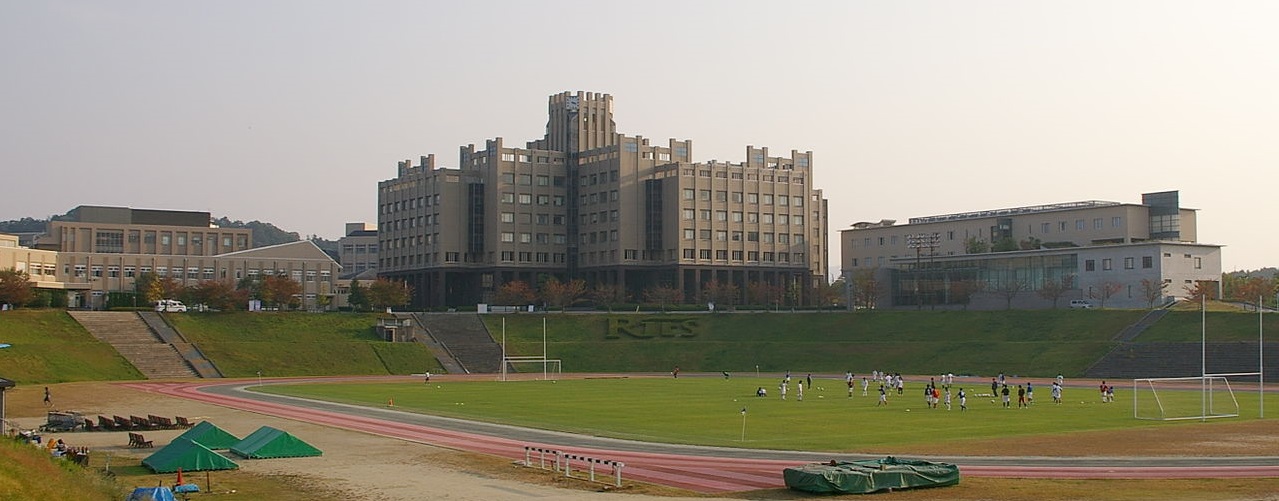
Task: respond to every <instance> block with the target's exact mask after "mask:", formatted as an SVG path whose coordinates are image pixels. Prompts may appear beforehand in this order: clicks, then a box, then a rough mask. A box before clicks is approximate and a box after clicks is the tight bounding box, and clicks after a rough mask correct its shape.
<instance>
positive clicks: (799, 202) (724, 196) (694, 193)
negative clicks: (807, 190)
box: [683, 188, 804, 207]
mask: <svg viewBox="0 0 1279 501" xmlns="http://www.w3.org/2000/svg"><path fill="white" fill-rule="evenodd" d="M683 198H684V200H701V201H704V202H709V201H710V200H711V190H694V189H693V188H684V190H683ZM743 200H744V201H745V203H748V204H758V203H760V201H761V200H762V201H763V203H764V205H773V201H774V200H776V201H777V205H782V206H786V205H791V204H792V203H793V204H794V206H795V207H803V206H804V196H803V195H795V196H793V197H792V196H789V195H773V194H772V193H745V192H741V191H733V192H729V191H727V190H716V191H715V201H716V202H728V201H732V202H734V203H742V202H743Z"/></svg>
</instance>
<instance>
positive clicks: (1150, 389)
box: [1132, 374, 1248, 421]
mask: <svg viewBox="0 0 1279 501" xmlns="http://www.w3.org/2000/svg"><path fill="white" fill-rule="evenodd" d="M1232 375H1240V376H1242V375H1248V374H1212V375H1206V376H1190V377H1167V378H1142V379H1133V380H1132V414H1133V417H1134V418H1137V419H1149V420H1155V421H1177V420H1188V419H1199V420H1205V419H1213V418H1225V417H1238V416H1239V401H1238V400H1237V399H1236V398H1235V392H1234V390H1233V389H1231V388H1230V380H1229V379H1227V378H1226V376H1232Z"/></svg>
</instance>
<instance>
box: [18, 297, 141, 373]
mask: <svg viewBox="0 0 1279 501" xmlns="http://www.w3.org/2000/svg"><path fill="white" fill-rule="evenodd" d="M0 343H8V344H11V345H13V346H11V347H9V348H5V349H0V377H3V378H6V379H11V380H13V381H16V382H18V383H62V382H67V381H115V380H129V379H143V376H142V373H140V372H138V370H137V369H135V368H134V367H133V365H131V364H129V362H128V361H127V360H125V359H124V357H121V356H120V354H119V353H117V352H116V351H115V349H113V348H112V347H111V345H108V344H106V343H103V342H101V341H98V339H97V338H94V337H93V335H91V334H89V332H88V331H86V330H84V327H81V326H80V324H79V323H77V322H76V321H75V320H74V319H72V318H71V316H70V315H67V312H65V311H62V310H32V309H22V310H13V311H6V312H3V313H0Z"/></svg>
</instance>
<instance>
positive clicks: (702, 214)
mask: <svg viewBox="0 0 1279 501" xmlns="http://www.w3.org/2000/svg"><path fill="white" fill-rule="evenodd" d="M713 213H714V215H715V220H716V221H732V222H734V223H740V222H742V220H743V218H745V222H747V223H761V222H762V223H763V224H774V223H776V224H781V225H785V224H787V223H790V224H792V225H795V226H803V225H804V216H803V215H800V214H794V215H791V214H776V215H774V214H772V213H769V212H766V213H763V214H760V213H758V212H742V211H733V212H731V213H730V212H729V211H726V210H717V211H713ZM681 214H682V217H683V219H684V220H685V221H691V220H693V219H701V220H703V221H710V220H711V214H712V211H711V210H710V209H700V210H696V209H684V210H683V212H681ZM813 217H814V218H816V217H820V214H819V213H814V214H813Z"/></svg>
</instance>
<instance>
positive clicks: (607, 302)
mask: <svg viewBox="0 0 1279 501" xmlns="http://www.w3.org/2000/svg"><path fill="white" fill-rule="evenodd" d="M590 298H591V301H594V302H595V306H597V307H599V306H603V307H605V308H607V309H608V311H609V312H610V313H611V312H612V311H613V305H615V304H617V303H622V302H625V301H626V289H625V288H623V287H622V286H621V285H617V284H599V285H596V286H595V288H594V289H591V292H590Z"/></svg>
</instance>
